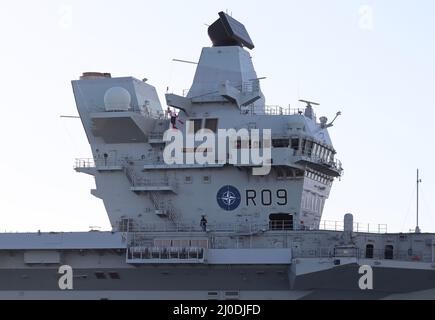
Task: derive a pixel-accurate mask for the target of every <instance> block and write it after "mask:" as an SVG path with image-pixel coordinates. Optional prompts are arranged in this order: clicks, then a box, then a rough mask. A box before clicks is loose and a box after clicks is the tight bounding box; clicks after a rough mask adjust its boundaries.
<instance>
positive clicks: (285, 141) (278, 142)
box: [272, 139, 290, 148]
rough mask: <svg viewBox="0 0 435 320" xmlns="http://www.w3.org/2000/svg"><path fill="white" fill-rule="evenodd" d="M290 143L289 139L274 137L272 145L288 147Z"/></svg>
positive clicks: (274, 146)
mask: <svg viewBox="0 0 435 320" xmlns="http://www.w3.org/2000/svg"><path fill="white" fill-rule="evenodd" d="M289 145H290V141H289V139H273V140H272V147H273V148H288V147H289Z"/></svg>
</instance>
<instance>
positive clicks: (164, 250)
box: [127, 246, 204, 260]
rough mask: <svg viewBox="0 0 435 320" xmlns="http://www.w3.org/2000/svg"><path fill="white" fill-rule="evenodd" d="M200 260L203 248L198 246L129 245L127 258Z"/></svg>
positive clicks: (202, 255) (202, 256)
mask: <svg viewBox="0 0 435 320" xmlns="http://www.w3.org/2000/svg"><path fill="white" fill-rule="evenodd" d="M154 259H158V260H164V259H177V260H202V259H204V248H199V247H140V246H138V247H129V248H128V250H127V260H154Z"/></svg>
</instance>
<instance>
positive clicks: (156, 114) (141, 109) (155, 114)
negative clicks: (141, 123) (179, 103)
mask: <svg viewBox="0 0 435 320" xmlns="http://www.w3.org/2000/svg"><path fill="white" fill-rule="evenodd" d="M95 111H97V112H115V113H116V112H135V113H140V114H142V115H143V116H145V117H148V118H153V119H167V118H168V116H167V114H166V112H164V111H163V110H159V111H156V110H154V109H151V108H149V107H148V106H147V105H140V106H130V107H128V109H125V110H121V109H120V110H106V108H105V107H97V109H96V110H95Z"/></svg>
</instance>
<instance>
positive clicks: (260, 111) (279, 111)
mask: <svg viewBox="0 0 435 320" xmlns="http://www.w3.org/2000/svg"><path fill="white" fill-rule="evenodd" d="M241 113H242V114H245V115H269V116H293V115H304V114H305V108H291V107H290V106H288V107H281V106H278V105H266V106H264V107H261V106H255V105H250V106H247V107H245V108H243V109H242V110H241ZM311 114H312V118H313V119H316V115H315V113H314V112H312V113H311Z"/></svg>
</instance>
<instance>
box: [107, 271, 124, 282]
mask: <svg viewBox="0 0 435 320" xmlns="http://www.w3.org/2000/svg"><path fill="white" fill-rule="evenodd" d="M109 276H110V279H114V280H119V279H121V277H120V276H119V273H118V272H109Z"/></svg>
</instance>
